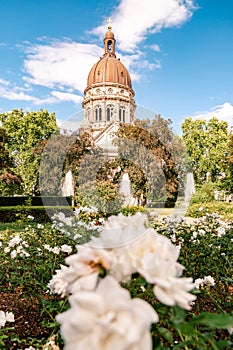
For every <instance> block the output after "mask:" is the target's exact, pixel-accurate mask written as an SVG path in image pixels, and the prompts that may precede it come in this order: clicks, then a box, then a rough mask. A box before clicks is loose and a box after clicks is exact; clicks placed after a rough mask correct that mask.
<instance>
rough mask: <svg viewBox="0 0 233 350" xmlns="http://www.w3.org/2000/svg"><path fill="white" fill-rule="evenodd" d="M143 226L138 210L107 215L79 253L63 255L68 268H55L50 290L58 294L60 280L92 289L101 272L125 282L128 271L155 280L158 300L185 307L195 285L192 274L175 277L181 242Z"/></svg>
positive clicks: (70, 288)
mask: <svg viewBox="0 0 233 350" xmlns="http://www.w3.org/2000/svg"><path fill="white" fill-rule="evenodd" d="M146 225H147V217H146V215H144V214H142V213H137V214H136V215H134V216H128V217H126V216H124V215H122V214H119V215H118V216H112V217H110V218H109V219H108V220H107V221H106V222H105V223H104V226H103V228H102V229H100V235H99V237H93V238H92V239H91V241H90V242H88V244H84V245H80V246H77V250H78V252H77V253H76V254H74V255H71V256H69V257H68V258H66V260H65V262H66V264H67V265H69V267H68V268H67V269H64V268H63V270H62V272H59V270H57V275H55V277H54V278H53V280H52V281H51V283H50V284H49V288H50V290H51V291H54V292H56V293H57V291H59V290H62V288H60V286H62V285H63V286H66V290H67V293H71V294H72V293H75V292H77V291H79V290H94V289H95V287H96V285H97V283H98V279H99V275H100V274H101V272H103V273H104V274H105V273H106V272H108V273H109V274H110V275H111V276H112V277H114V278H115V279H116V280H117V281H118V282H127V281H129V280H130V279H131V276H132V274H133V273H139V274H140V275H141V276H143V277H144V278H145V279H146V281H147V282H148V283H150V284H153V285H154V289H153V291H154V294H155V296H156V297H157V299H158V300H159V301H161V302H162V303H164V304H166V305H179V306H181V307H182V308H185V309H190V307H191V306H190V305H191V302H193V301H194V300H195V299H196V297H195V296H194V295H193V294H190V293H188V291H190V290H192V289H194V288H195V285H194V283H192V278H182V277H180V276H181V275H182V272H183V270H184V267H183V266H182V265H180V264H179V263H178V262H177V260H178V257H179V253H180V247H179V246H176V245H174V244H172V242H171V241H170V239H169V238H167V237H165V236H162V235H160V234H158V233H157V232H156V231H155V230H154V229H152V228H147V227H146ZM134 235H135V236H134ZM123 243H124V244H123ZM100 247H101V248H100ZM61 279H62V280H63V282H61ZM58 294H62V295H64V293H61V292H60V293H58ZM65 295H66V294H65Z"/></svg>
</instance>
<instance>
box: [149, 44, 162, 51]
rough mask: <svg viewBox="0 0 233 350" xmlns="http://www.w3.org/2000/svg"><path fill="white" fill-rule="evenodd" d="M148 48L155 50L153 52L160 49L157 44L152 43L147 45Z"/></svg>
mask: <svg viewBox="0 0 233 350" xmlns="http://www.w3.org/2000/svg"><path fill="white" fill-rule="evenodd" d="M149 48H150V49H151V50H153V51H155V52H160V51H161V49H160V47H159V45H158V44H152V45H150V46H149Z"/></svg>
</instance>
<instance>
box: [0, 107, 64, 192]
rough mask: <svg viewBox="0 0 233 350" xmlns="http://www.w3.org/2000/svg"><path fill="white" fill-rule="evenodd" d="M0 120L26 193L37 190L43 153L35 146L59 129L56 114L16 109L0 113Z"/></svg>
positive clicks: (45, 111)
mask: <svg viewBox="0 0 233 350" xmlns="http://www.w3.org/2000/svg"><path fill="white" fill-rule="evenodd" d="M0 122H1V123H2V126H3V128H4V129H5V130H6V133H7V134H8V136H9V141H8V142H7V148H8V151H9V153H10V155H11V156H12V157H13V159H14V164H15V166H16V169H17V174H19V176H20V177H21V179H22V188H23V193H24V194H29V195H32V194H35V192H36V183H37V179H38V172H39V163H40V155H39V154H37V153H35V152H34V149H35V148H36V147H38V146H39V144H40V143H41V142H42V141H43V140H48V139H49V138H50V136H51V135H52V134H53V133H54V132H55V131H58V129H59V128H58V126H57V125H56V117H55V114H54V113H49V112H48V111H47V110H40V111H38V112H24V111H23V110H22V109H20V110H18V109H15V110H12V111H11V112H7V113H2V114H0Z"/></svg>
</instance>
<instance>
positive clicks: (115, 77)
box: [87, 55, 132, 89]
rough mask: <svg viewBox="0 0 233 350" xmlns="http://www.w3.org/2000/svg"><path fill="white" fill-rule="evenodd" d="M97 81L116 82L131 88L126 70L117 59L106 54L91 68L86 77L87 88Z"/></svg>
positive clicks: (97, 82)
mask: <svg viewBox="0 0 233 350" xmlns="http://www.w3.org/2000/svg"><path fill="white" fill-rule="evenodd" d="M99 83H116V84H121V85H124V86H126V87H128V88H130V89H131V88H132V83H131V78H130V75H129V72H128V70H127V69H126V68H125V66H124V65H123V64H122V63H121V61H120V60H119V59H117V58H116V57H114V56H111V55H106V56H104V57H103V58H101V59H100V60H99V61H98V62H97V63H96V64H94V66H93V67H92V68H91V70H90V73H89V75H88V78H87V88H88V87H90V85H94V84H99Z"/></svg>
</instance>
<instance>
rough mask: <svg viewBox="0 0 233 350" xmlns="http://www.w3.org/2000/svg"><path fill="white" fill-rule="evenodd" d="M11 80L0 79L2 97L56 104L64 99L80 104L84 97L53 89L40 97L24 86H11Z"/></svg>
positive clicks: (0, 94) (40, 103)
mask: <svg viewBox="0 0 233 350" xmlns="http://www.w3.org/2000/svg"><path fill="white" fill-rule="evenodd" d="M10 85H11V84H10V82H8V81H6V80H4V79H0V97H2V98H6V99H7V100H11V101H30V102H32V103H33V104H35V105H42V104H53V103H54V104H55V103H61V102H64V101H70V102H73V103H76V104H80V103H81V101H82V99H83V97H82V96H80V95H75V94H72V93H66V92H60V91H51V92H50V93H49V95H48V96H47V97H46V98H38V97H35V96H32V95H29V94H26V93H25V92H24V88H21V87H19V86H10Z"/></svg>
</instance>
